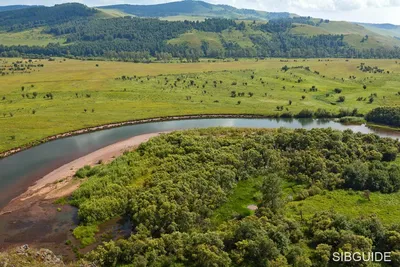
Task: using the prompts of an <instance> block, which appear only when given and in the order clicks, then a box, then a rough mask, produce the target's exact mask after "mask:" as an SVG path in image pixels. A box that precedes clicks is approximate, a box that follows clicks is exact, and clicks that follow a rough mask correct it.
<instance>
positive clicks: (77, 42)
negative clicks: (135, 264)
mask: <svg viewBox="0 0 400 267" xmlns="http://www.w3.org/2000/svg"><path fill="white" fill-rule="evenodd" d="M0 25H1V26H0V43H1V45H0V56H4V57H10V56H30V57H37V56H68V57H103V58H107V59H112V60H125V61H140V62H149V61H150V59H151V58H157V59H159V60H160V59H161V60H163V61H165V59H166V58H172V57H173V58H179V59H180V60H183V59H186V61H198V60H199V58H202V57H207V58H225V57H231V58H232V57H233V58H240V57H251V58H255V57H259V58H260V57H261V58H262V57H306V58H310V57H359V58H377V57H379V58H399V57H400V49H399V48H398V47H400V40H398V39H396V38H393V37H391V36H388V35H386V34H379V33H377V32H376V31H373V30H369V29H367V28H366V27H364V26H362V25H359V24H354V23H350V22H343V21H329V20H323V19H315V18H311V17H299V16H296V15H291V14H289V13H269V12H261V11H255V10H244V9H237V8H234V7H231V6H226V5H212V4H209V3H206V2H202V1H181V2H172V3H167V4H160V5H148V6H133V5H113V6H105V7H100V8H89V7H87V6H85V5H82V4H62V5H56V6H53V7H44V6H41V7H30V8H25V9H19V10H11V11H7V12H0Z"/></svg>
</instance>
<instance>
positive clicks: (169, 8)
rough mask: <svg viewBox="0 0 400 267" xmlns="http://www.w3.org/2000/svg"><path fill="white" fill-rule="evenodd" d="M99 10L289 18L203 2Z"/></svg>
mask: <svg viewBox="0 0 400 267" xmlns="http://www.w3.org/2000/svg"><path fill="white" fill-rule="evenodd" d="M99 9H100V10H109V9H111V10H117V11H120V12H123V13H126V14H131V15H134V16H137V17H157V18H168V19H173V18H174V17H180V18H183V17H185V18H186V19H189V20H190V18H191V17H196V19H198V18H201V17H203V18H214V17H218V18H231V19H260V20H269V19H277V18H289V17H291V16H292V15H291V14H290V13H287V12H277V13H275V12H265V11H256V10H250V9H237V8H235V7H232V6H228V5H213V4H210V3H206V2H203V1H179V2H171V3H165V4H158V5H111V6H101V7H99Z"/></svg>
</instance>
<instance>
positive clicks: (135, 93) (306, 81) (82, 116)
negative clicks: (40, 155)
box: [0, 58, 400, 151]
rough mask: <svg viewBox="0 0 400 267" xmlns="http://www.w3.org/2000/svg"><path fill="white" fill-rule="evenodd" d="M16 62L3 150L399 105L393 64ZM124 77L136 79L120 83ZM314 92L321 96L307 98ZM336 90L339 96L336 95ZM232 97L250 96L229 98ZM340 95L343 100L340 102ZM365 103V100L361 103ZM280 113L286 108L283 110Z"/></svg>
mask: <svg viewBox="0 0 400 267" xmlns="http://www.w3.org/2000/svg"><path fill="white" fill-rule="evenodd" d="M18 60H21V59H10V58H8V59H0V68H1V69H3V70H2V72H3V73H4V74H3V75H1V76H0V84H1V87H0V126H1V129H2V131H0V151H5V150H8V149H11V148H14V147H18V146H21V145H24V144H27V143H30V142H33V141H36V140H39V139H42V138H44V137H47V136H50V135H54V134H57V133H61V132H66V131H71V130H76V129H80V128H84V127H90V126H95V125H100V124H105V123H111V122H118V121H125V120H133V119H143V118H149V117H158V116H170V115H185V114H218V113H220V114H221V113H224V114H228V113H231V114H262V115H268V116H273V115H276V114H278V115H279V114H282V113H283V112H292V113H293V114H296V113H298V112H299V111H301V110H302V109H304V108H308V109H312V110H316V109H318V108H324V109H326V110H329V111H332V112H338V111H339V110H340V109H341V108H349V109H353V108H358V110H359V112H361V113H366V112H368V111H369V110H370V109H372V108H375V107H378V106H383V105H398V104H399V103H400V95H399V94H398V92H399V91H400V89H399V87H400V76H399V73H400V64H397V63H396V62H395V60H353V59H351V60H349V61H346V60H345V59H332V60H329V61H325V60H324V61H319V60H318V59H310V60H305V61H303V60H300V59H299V60H293V59H291V60H289V61H287V62H286V61H285V62H282V61H283V60H280V59H266V60H259V61H256V60H239V61H237V62H235V61H232V62H215V63H210V62H201V63H171V64H162V63H153V64H135V63H123V62H103V61H79V60H69V59H67V60H63V59H56V60H55V61H48V60H34V61H33V62H32V65H38V64H43V67H38V66H32V67H31V68H30V69H29V70H17V69H16V68H14V67H13V64H12V63H13V62H16V61H18ZM361 62H364V63H365V65H367V66H378V67H379V68H382V69H384V70H385V73H382V74H380V73H376V74H374V73H365V72H362V71H360V70H359V69H358V68H357V66H359V65H360V63H361ZM284 65H287V66H289V67H295V66H309V68H310V71H307V70H305V69H304V68H303V69H301V68H293V69H289V70H288V71H286V72H283V71H282V70H281V68H282V67H283V66H284ZM315 71H317V72H319V74H317V73H315ZM386 71H389V72H390V73H389V74H388V73H386ZM123 75H124V76H126V77H132V79H125V80H123V79H121V77H122V76H123ZM159 75H162V76H159ZM135 76H136V77H135ZM147 76H148V77H147ZM252 76H253V78H252ZM349 76H355V77H356V78H349ZM117 78H118V79H117ZM300 78H301V80H302V81H301V82H300V83H298V80H299V79H300ZM342 78H343V80H342ZM214 81H215V85H214ZM175 82H176V86H175ZM246 84H247V85H246ZM363 85H366V86H367V87H366V89H363ZM203 86H204V88H203ZM312 86H315V87H316V88H317V91H310V88H312ZM22 87H24V90H22ZM335 88H341V89H342V92H341V93H340V94H337V93H334V89H335ZM232 91H235V92H236V93H239V92H243V93H245V96H241V97H238V96H237V97H231V92H232ZM249 92H250V93H253V96H252V97H250V96H249V94H248V93H249ZM49 94H51V95H52V98H51V97H50V96H49ZM371 94H376V97H374V101H373V103H369V101H368V97H369V96H370V95H371ZM35 95H36V97H35ZM46 95H47V96H46ZM303 96H304V99H302V97H303ZM339 96H344V97H345V101H344V102H337V100H338V98H339ZM360 97H361V98H363V99H366V101H364V100H362V101H357V98H360ZM289 100H291V101H292V104H291V105H289ZM239 101H240V102H239ZM277 106H279V107H280V106H283V111H278V110H277ZM85 109H86V112H85Z"/></svg>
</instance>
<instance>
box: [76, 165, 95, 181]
mask: <svg viewBox="0 0 400 267" xmlns="http://www.w3.org/2000/svg"><path fill="white" fill-rule="evenodd" d="M90 169H91V167H90V166H89V165H85V166H84V167H83V168H80V169H79V170H78V171H77V172H76V173H75V175H74V176H75V177H78V178H86V177H87V176H88V173H89V171H90Z"/></svg>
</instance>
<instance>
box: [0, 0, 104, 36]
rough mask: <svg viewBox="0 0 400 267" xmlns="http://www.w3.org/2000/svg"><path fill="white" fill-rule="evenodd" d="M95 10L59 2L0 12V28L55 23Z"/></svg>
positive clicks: (70, 19)
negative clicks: (53, 4) (51, 4)
mask: <svg viewBox="0 0 400 267" xmlns="http://www.w3.org/2000/svg"><path fill="white" fill-rule="evenodd" d="M97 12H99V11H97V10H95V9H92V8H89V7H87V6H85V5H82V4H77V3H71V4H61V5H55V6H52V7H45V6H35V7H29V8H23V9H17V10H11V11H8V12H0V30H5V31H21V30H24V29H30V28H35V27H41V26H49V25H55V24H59V23H63V22H67V21H74V20H77V19H81V18H87V17H91V16H93V15H95V14H96V13H97Z"/></svg>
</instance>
